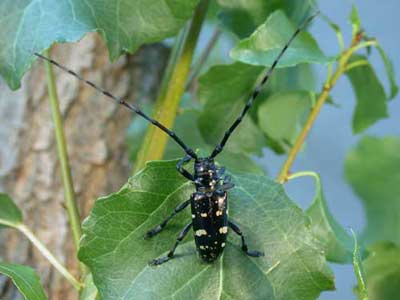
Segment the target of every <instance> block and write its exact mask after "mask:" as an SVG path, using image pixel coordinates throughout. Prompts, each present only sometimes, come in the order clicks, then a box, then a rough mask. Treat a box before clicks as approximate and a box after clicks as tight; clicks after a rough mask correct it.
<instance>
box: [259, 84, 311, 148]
mask: <svg viewBox="0 0 400 300" xmlns="http://www.w3.org/2000/svg"><path fill="white" fill-rule="evenodd" d="M314 97H315V96H314V95H313V94H312V93H311V92H306V91H294V92H282V93H276V94H273V95H272V96H271V97H269V98H268V99H267V101H266V102H264V103H263V104H261V105H260V106H259V109H258V123H259V126H260V128H261V129H262V130H263V131H264V132H265V134H267V135H268V137H270V138H271V139H273V140H274V141H275V142H276V143H278V144H279V145H280V147H282V148H283V149H285V148H286V149H287V150H290V148H291V147H292V145H293V144H294V142H295V141H296V138H297V136H298V135H299V133H300V132H301V129H302V128H303V125H304V123H305V122H306V120H307V118H308V116H309V114H310V111H311V108H312V106H313V103H314V102H315V101H314Z"/></svg>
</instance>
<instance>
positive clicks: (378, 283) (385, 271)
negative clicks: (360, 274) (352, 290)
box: [356, 243, 400, 300]
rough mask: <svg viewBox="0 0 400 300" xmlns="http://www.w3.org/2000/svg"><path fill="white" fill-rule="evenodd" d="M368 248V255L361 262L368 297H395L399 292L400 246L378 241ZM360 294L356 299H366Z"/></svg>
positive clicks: (379, 299)
mask: <svg viewBox="0 0 400 300" xmlns="http://www.w3.org/2000/svg"><path fill="white" fill-rule="evenodd" d="M369 250H370V255H369V256H368V258H367V259H366V260H365V261H364V262H363V266H364V270H365V280H366V285H367V286H366V289H367V291H368V299H370V300H394V299H397V298H398V297H399V294H400V248H399V247H398V246H396V245H395V244H392V243H379V244H376V245H374V246H373V247H371V249H369ZM356 293H357V290H356ZM362 296H363V295H360V294H358V297H359V298H358V299H359V300H364V299H366V298H362Z"/></svg>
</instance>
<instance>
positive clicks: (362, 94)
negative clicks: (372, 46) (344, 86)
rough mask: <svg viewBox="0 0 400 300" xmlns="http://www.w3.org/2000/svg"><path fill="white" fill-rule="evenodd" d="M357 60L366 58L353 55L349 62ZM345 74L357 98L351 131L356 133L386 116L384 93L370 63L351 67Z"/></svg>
mask: <svg viewBox="0 0 400 300" xmlns="http://www.w3.org/2000/svg"><path fill="white" fill-rule="evenodd" d="M358 60H366V58H365V57H364V56H361V55H354V56H353V57H352V58H351V59H350V62H349V63H353V62H355V61H358ZM346 74H347V76H348V77H349V79H350V82H351V84H352V86H353V90H354V92H355V94H356V99H357V105H356V109H355V112H354V116H353V132H354V133H355V134H357V133H361V132H363V131H364V130H366V129H367V128H368V127H370V126H371V125H373V124H375V123H376V122H377V121H379V120H381V119H384V118H387V117H388V114H387V104H386V94H385V90H384V88H383V86H382V84H381V82H380V81H379V79H378V78H377V77H376V74H375V71H374V69H373V67H372V66H371V65H370V64H368V65H363V66H359V67H356V68H352V69H350V70H349V71H347V72H346Z"/></svg>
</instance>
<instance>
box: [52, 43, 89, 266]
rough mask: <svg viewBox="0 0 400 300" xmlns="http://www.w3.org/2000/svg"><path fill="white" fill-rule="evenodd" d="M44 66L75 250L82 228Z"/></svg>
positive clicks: (57, 109) (55, 97) (55, 99)
mask: <svg viewBox="0 0 400 300" xmlns="http://www.w3.org/2000/svg"><path fill="white" fill-rule="evenodd" d="M45 55H46V56H47V57H48V58H50V51H49V50H47V51H46V52H45ZM45 66H46V76H47V85H48V93H49V100H50V106H51V113H52V117H53V122H54V129H55V134H56V141H57V151H58V159H59V161H60V168H61V177H62V182H63V186H64V197H65V207H66V209H67V213H68V217H69V223H70V228H71V231H72V235H73V240H74V245H75V249H76V251H78V249H79V240H80V238H81V235H82V229H81V220H80V216H79V211H78V206H77V201H76V198H75V191H74V185H73V182H72V176H71V167H70V164H69V159H68V153H67V144H66V141H65V134H64V124H63V120H62V117H61V113H60V107H59V101H58V95H57V88H56V84H55V80H54V74H53V67H52V65H51V64H50V63H49V62H48V61H46V62H45ZM81 269H82V270H83V269H84V268H83V266H82V265H81Z"/></svg>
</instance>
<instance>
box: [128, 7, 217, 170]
mask: <svg viewBox="0 0 400 300" xmlns="http://www.w3.org/2000/svg"><path fill="white" fill-rule="evenodd" d="M209 2H210V0H202V1H201V2H200V3H199V5H198V6H197V8H196V11H195V13H194V16H193V19H192V21H191V23H190V27H189V31H188V33H187V35H186V37H185V39H184V42H183V47H182V51H181V53H180V56H179V57H178V59H177V60H176V63H175V65H174V66H173V68H172V69H171V72H170V74H168V72H167V73H166V75H165V76H169V75H170V77H169V78H168V79H167V82H168V85H167V88H166V90H165V92H161V93H160V95H159V97H158V99H157V101H156V104H155V111H154V113H153V117H154V118H155V119H156V120H158V121H159V122H160V123H162V124H163V125H164V126H166V127H168V128H172V127H173V125H174V122H175V118H176V114H177V111H178V109H179V102H180V100H181V97H182V95H183V93H184V92H185V83H186V80H187V77H188V74H189V70H190V66H191V64H192V59H193V53H194V50H195V48H196V45H197V41H198V37H199V34H200V31H201V28H202V25H203V21H204V18H205V16H206V14H207V10H208V6H209ZM178 42H179V40H178ZM163 82H165V80H163ZM167 142H168V136H167V135H165V134H164V133H163V132H161V131H159V130H158V129H157V128H156V127H155V126H149V128H148V130H147V132H146V135H145V138H144V142H143V145H142V146H141V148H140V150H139V153H138V156H137V159H136V163H135V167H134V170H133V171H134V173H136V172H137V171H138V170H140V169H141V168H142V167H143V166H144V165H145V163H146V161H149V160H158V159H162V157H163V155H164V152H165V148H166V145H167Z"/></svg>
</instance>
